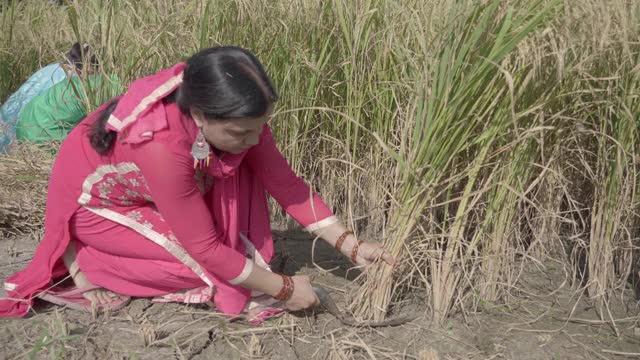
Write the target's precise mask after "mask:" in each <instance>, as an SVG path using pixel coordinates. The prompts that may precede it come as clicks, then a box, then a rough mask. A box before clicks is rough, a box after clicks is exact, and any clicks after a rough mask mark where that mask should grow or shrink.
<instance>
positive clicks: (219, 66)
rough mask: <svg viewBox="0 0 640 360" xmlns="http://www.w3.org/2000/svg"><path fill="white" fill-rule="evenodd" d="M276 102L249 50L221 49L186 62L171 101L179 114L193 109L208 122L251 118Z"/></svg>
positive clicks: (225, 47)
mask: <svg viewBox="0 0 640 360" xmlns="http://www.w3.org/2000/svg"><path fill="white" fill-rule="evenodd" d="M277 100H278V95H277V94H276V91H275V90H274V88H273V84H272V83H271V80H270V79H269V77H268V76H267V74H266V73H265V71H264V68H263V67H262V64H261V63H260V61H258V59H256V57H255V56H254V55H253V54H251V53H250V52H249V51H247V50H245V49H243V48H240V47H236V46H221V47H214V48H210V49H206V50H203V51H200V52H199V53H197V54H195V55H193V56H192V57H191V58H190V59H189V60H187V66H186V68H185V69H184V74H183V82H182V85H181V86H180V87H179V88H178V89H177V90H176V96H175V101H176V103H177V104H178V107H180V111H182V112H183V113H185V114H189V113H190V112H191V111H193V110H195V111H198V112H201V113H202V114H203V115H204V116H205V118H207V119H208V120H216V119H218V120H219V119H234V118H252V117H258V116H262V115H264V114H266V113H267V111H268V110H269V107H270V106H271V104H272V103H274V102H275V101H277Z"/></svg>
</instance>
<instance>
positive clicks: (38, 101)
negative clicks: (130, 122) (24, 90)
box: [16, 66, 120, 143]
mask: <svg viewBox="0 0 640 360" xmlns="http://www.w3.org/2000/svg"><path fill="white" fill-rule="evenodd" d="M95 70H96V69H95V66H92V68H91V69H86V70H85V75H83V76H71V77H69V78H68V79H66V80H63V81H61V82H59V83H57V84H55V85H54V86H52V87H51V88H49V89H47V90H46V91H44V92H43V93H42V94H40V95H38V96H36V97H34V98H33V99H32V100H31V101H30V102H29V103H28V104H27V105H25V107H24V109H22V111H21V112H20V115H19V116H18V122H17V124H16V139H17V140H19V141H30V142H33V143H47V142H51V141H62V140H64V138H65V137H67V135H68V134H69V132H71V130H72V129H73V128H74V127H75V126H76V125H78V123H79V122H80V121H81V120H82V119H84V118H85V117H86V116H87V110H92V109H95V108H97V107H99V106H100V105H101V104H102V103H103V100H104V99H111V98H113V97H115V96H116V95H118V94H120V83H119V81H118V79H117V78H116V77H115V76H109V77H106V76H103V75H101V74H99V73H95Z"/></svg>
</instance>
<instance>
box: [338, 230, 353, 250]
mask: <svg viewBox="0 0 640 360" xmlns="http://www.w3.org/2000/svg"><path fill="white" fill-rule="evenodd" d="M349 235H353V231H351V230H347V231H345V232H344V233H342V235H340V237H339V238H338V241H336V245H335V248H336V250H338V252H340V249H341V248H342V244H343V243H344V240H345V239H346V238H347V236H349Z"/></svg>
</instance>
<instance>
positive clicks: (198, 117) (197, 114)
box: [191, 110, 205, 128]
mask: <svg viewBox="0 0 640 360" xmlns="http://www.w3.org/2000/svg"><path fill="white" fill-rule="evenodd" d="M191 118H193V121H195V122H196V126H198V127H199V128H201V127H203V126H204V121H205V120H204V116H203V114H202V111H198V110H191Z"/></svg>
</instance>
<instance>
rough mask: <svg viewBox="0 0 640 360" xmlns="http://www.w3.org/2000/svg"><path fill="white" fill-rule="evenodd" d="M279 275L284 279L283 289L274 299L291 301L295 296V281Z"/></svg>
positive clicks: (289, 277)
mask: <svg viewBox="0 0 640 360" xmlns="http://www.w3.org/2000/svg"><path fill="white" fill-rule="evenodd" d="M279 275H280V277H282V289H280V292H278V294H276V296H274V297H273V298H274V299H276V300H280V301H289V299H291V297H292V296H293V279H292V278H291V276H286V275H282V274H279Z"/></svg>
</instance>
